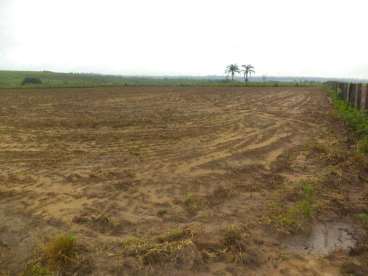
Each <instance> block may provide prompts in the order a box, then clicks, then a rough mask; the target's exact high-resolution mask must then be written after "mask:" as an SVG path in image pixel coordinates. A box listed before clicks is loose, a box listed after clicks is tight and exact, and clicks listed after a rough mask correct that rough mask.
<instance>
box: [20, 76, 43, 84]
mask: <svg viewBox="0 0 368 276" xmlns="http://www.w3.org/2000/svg"><path fill="white" fill-rule="evenodd" d="M26 84H42V81H41V80H40V79H39V78H32V77H25V78H24V79H23V81H22V85H26Z"/></svg>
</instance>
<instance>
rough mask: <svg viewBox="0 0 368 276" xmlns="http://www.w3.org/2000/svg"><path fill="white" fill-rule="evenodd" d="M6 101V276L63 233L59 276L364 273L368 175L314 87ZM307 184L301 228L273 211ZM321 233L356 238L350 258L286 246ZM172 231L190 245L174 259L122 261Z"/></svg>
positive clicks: (48, 93) (1, 126)
mask: <svg viewBox="0 0 368 276" xmlns="http://www.w3.org/2000/svg"><path fill="white" fill-rule="evenodd" d="M0 102H1V106H0V275H1V273H3V274H4V275H18V274H21V273H22V272H23V271H24V269H25V267H26V265H27V264H29V263H32V262H36V261H37V257H36V256H37V251H38V249H39V248H40V246H41V245H42V244H43V243H45V242H46V241H47V240H48V239H50V238H51V237H53V236H54V235H56V234H58V233H72V234H73V236H74V237H75V238H76V241H77V243H78V244H79V245H80V246H81V247H83V250H82V251H80V252H79V254H80V255H81V258H82V259H83V261H78V263H73V262H72V263H71V264H70V266H71V267H72V268H70V269H69V270H68V269H67V270H65V271H64V272H62V273H64V274H65V275H68V273H69V274H70V275H71V274H72V273H74V275H339V274H341V273H344V271H346V269H353V270H354V269H355V270H354V271H355V272H356V271H358V272H359V271H363V272H362V273H365V272H364V262H365V260H366V259H364V258H365V255H364V254H366V253H365V252H366V251H365V248H363V249H362V250H360V251H359V252H358V253H357V250H356V244H360V245H361V244H363V243H364V240H365V238H364V231H362V226H361V225H360V224H359V222H357V221H356V220H355V215H356V214H359V213H361V212H366V211H367V209H368V205H367V200H368V193H367V191H368V188H367V179H368V178H367V172H366V171H367V166H366V164H367V163H366V161H365V159H364V157H361V156H359V157H356V156H355V155H354V153H353V152H354V149H353V148H352V147H353V146H352V145H353V144H354V143H353V142H354V141H353V140H352V139H351V136H350V135H349V134H348V132H347V128H346V127H345V126H344V125H343V124H342V123H341V122H339V121H338V120H337V119H336V117H334V114H333V111H332V107H331V105H330V102H329V100H328V97H327V95H326V93H325V92H323V91H322V90H320V89H318V88H204V87H202V88H194V87H126V88H88V89H87V88H86V89H41V90H31V89H29V90H1V91H0ZM321 145H322V146H321ZM359 158H363V159H359ZM301 181H307V182H311V183H317V184H313V185H315V190H316V194H315V197H316V200H315V205H316V206H315V210H316V211H314V212H313V217H312V218H309V219H308V221H307V222H306V223H304V224H303V227H301V228H302V229H300V228H299V229H298V230H295V229H290V228H289V227H288V225H285V224H284V223H282V221H281V222H280V219H279V217H280V216H279V213H280V212H282V211H280V210H282V209H283V208H286V207H288V206H289V205H292V204H293V203H294V202H295V201H296V200H297V199H296V198H297V195H296V189H297V188H296V187H297V185H298V183H300V182H301ZM313 204H314V203H313ZM325 221H334V222H335V223H337V224H339V223H340V221H343V222H341V223H344V225H345V226H344V227H346V228H348V229H349V231H356V232H357V233H356V235H355V234H354V240H351V239H352V238H351V237H352V234H351V235H347V236H348V238H349V239H350V243H349V244H350V245H351V247H353V246H354V247H355V249H353V248H347V247H346V246H342V247H341V248H339V246H338V244H339V243H334V241H329V242H331V243H334V245H337V246H335V247H334V249H333V250H330V249H329V250H327V251H326V248H325V247H323V246H320V247H319V246H316V245H315V244H314V248H321V249H320V252H315V251H316V250H302V249H301V250H299V251H298V250H295V248H294V249H293V248H290V246H289V245H290V243H289V240H290V238H292V237H294V235H300V234H301V233H302V234H305V235H306V239H308V237H309V236H310V235H309V234H308V233H312V235H314V234H313V233H315V231H313V225H317V226H318V225H319V224H320V223H324V222H325ZM346 221H348V225H346ZM229 227H230V228H231V227H236V229H239V236H237V234H236V233H235V234H234V235H233V236H231V238H229V237H228V236H227V235H228V234H226V233H227V232H226V231H228V230H226V229H229ZM173 229H176V230H177V229H179V230H180V229H187V230H188V229H189V230H188V231H187V232H185V233H191V234H190V235H189V236H186V235H183V237H178V238H175V239H178V240H181V239H184V238H185V241H186V243H185V246H181V247H178V248H177V249H175V250H177V251H175V252H174V253H173V254H174V257H173V256H172V255H170V254H171V253H168V252H167V251H164V250H163V249H162V247H160V250H161V251H160V252H161V253H162V254H161V255H160V254H157V255H154V256H155V257H154V258H153V257H152V255H147V254H148V253H147V252H146V251H144V252H143V251H142V253H141V254H142V255H140V253H139V252H138V251H135V253H134V252H133V253H132V252H130V253H129V252H128V253H127V251H124V250H125V249H124V246H123V243H124V240H126V239H129V237H132V236H134V237H137V238H141V239H147V240H156V241H157V240H158V241H159V242H158V244H161V245H162V244H164V242H163V240H164V239H163V238H161V240H160V238H158V237H160V236H162V235H163V234H165V233H168V232H170V231H172V230H173ZM231 229H232V228H231ZM234 229H235V228H234ZM354 229H355V230H354ZM294 230H295V231H294ZM308 235H309V236H308ZM184 236H185V237H184ZM335 236H336V237H337V239H338V238H341V235H340V236H339V235H335ZM298 237H299V236H298ZM298 239H300V238H298ZM165 243H167V244H168V245H169V244H172V241H171V240H170V241H165ZM183 244H184V243H183ZM301 244H303V242H301ZM341 244H345V245H346V243H344V242H342V243H341ZM188 245H189V246H188ZM170 248H171V247H170ZM165 250H166V249H165ZM170 250H171V249H170ZM354 250H355V251H354ZM317 251H318V250H317ZM353 251H354V252H355V253H354V254H353V253H352V252H353ZM150 252H151V253H152V251H150ZM170 252H171V251H170ZM321 252H326V254H319V253H321ZM156 253H157V252H156ZM163 254H164V255H165V258H161V257H162V255H163ZM149 257H150V258H149ZM78 260H80V259H78ZM367 260H368V259H367ZM346 264H348V265H346ZM351 264H353V265H351ZM349 265H350V266H349ZM346 267H348V268H346ZM351 267H353V268H351ZM344 269H345V270H344ZM70 271H72V272H70ZM356 273H357V272H356ZM356 275H360V274H356ZM361 275H367V274H361Z"/></svg>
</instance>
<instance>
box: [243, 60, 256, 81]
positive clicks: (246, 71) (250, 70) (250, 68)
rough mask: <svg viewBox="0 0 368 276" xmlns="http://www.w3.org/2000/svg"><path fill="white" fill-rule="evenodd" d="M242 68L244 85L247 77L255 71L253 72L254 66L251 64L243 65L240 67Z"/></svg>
mask: <svg viewBox="0 0 368 276" xmlns="http://www.w3.org/2000/svg"><path fill="white" fill-rule="evenodd" d="M242 67H243V68H244V69H242V71H243V73H244V81H245V83H247V82H248V77H249V76H250V75H251V74H252V73H255V72H256V71H254V66H253V65H251V64H244V65H242Z"/></svg>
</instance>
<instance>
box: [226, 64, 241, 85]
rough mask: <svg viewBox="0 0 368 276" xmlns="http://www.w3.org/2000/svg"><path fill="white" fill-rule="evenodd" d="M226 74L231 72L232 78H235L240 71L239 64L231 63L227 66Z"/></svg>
mask: <svg viewBox="0 0 368 276" xmlns="http://www.w3.org/2000/svg"><path fill="white" fill-rule="evenodd" d="M225 72H226V74H231V80H232V81H233V80H234V76H235V74H236V73H240V69H239V66H238V65H237V64H230V65H228V66H227V67H226V70H225Z"/></svg>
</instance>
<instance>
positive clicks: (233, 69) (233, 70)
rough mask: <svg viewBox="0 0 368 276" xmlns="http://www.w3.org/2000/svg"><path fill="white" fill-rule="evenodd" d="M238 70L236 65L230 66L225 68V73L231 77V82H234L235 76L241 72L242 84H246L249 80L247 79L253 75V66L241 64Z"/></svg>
mask: <svg viewBox="0 0 368 276" xmlns="http://www.w3.org/2000/svg"><path fill="white" fill-rule="evenodd" d="M241 67H242V68H241V69H240V68H239V66H238V65H237V64H235V63H234V64H230V65H228V66H226V70H225V73H226V74H230V75H231V80H232V81H233V80H234V76H235V74H238V73H240V72H243V74H244V82H245V83H247V82H248V80H249V77H250V76H251V75H252V74H254V73H255V70H254V66H253V65H251V64H243V65H242V66H241Z"/></svg>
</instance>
